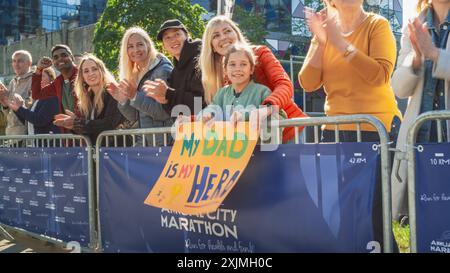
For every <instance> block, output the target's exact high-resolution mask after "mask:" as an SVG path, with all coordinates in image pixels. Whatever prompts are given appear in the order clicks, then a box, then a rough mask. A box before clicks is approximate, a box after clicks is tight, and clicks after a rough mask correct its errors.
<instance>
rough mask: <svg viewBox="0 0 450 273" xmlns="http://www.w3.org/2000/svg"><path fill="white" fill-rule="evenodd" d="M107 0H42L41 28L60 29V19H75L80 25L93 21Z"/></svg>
mask: <svg viewBox="0 0 450 273" xmlns="http://www.w3.org/2000/svg"><path fill="white" fill-rule="evenodd" d="M106 2H107V0H42V1H41V10H42V28H43V29H44V30H45V31H55V30H58V29H60V26H61V20H62V19H66V20H76V21H78V22H79V24H80V26H84V25H89V24H92V23H95V22H96V21H97V19H98V17H100V15H101V13H102V12H103V10H104V8H105V6H106Z"/></svg>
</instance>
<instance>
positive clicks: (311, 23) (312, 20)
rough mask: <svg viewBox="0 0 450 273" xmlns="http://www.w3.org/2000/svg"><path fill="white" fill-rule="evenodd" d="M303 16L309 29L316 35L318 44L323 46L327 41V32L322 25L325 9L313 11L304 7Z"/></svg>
mask: <svg viewBox="0 0 450 273" xmlns="http://www.w3.org/2000/svg"><path fill="white" fill-rule="evenodd" d="M305 18H306V23H307V25H308V27H309V31H310V32H311V33H312V34H313V35H314V37H316V39H317V41H318V42H319V44H320V45H322V46H324V45H325V44H326V42H327V32H326V31H325V27H324V25H325V22H326V20H327V12H326V9H323V10H321V11H320V12H315V11H314V10H313V9H311V8H308V7H305Z"/></svg>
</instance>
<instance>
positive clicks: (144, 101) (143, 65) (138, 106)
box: [108, 27, 173, 146]
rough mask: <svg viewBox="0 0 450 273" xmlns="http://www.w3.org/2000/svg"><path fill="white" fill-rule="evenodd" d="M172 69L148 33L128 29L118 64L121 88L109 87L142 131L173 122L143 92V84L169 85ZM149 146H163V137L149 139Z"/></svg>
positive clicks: (111, 85) (110, 91)
mask: <svg viewBox="0 0 450 273" xmlns="http://www.w3.org/2000/svg"><path fill="white" fill-rule="evenodd" d="M172 69H173V66H172V64H171V62H170V61H169V60H168V59H167V58H166V57H165V56H164V55H163V54H161V53H159V52H158V51H157V50H156V48H155V46H154V44H153V41H152V40H151V39H150V37H149V35H148V34H147V32H145V30H143V29H142V28H139V27H132V28H130V29H128V30H127V31H126V32H125V34H124V36H123V39H122V45H121V47H120V61H119V74H120V80H121V81H120V83H119V84H109V85H108V92H109V93H110V94H111V95H112V96H113V97H114V98H115V99H116V100H117V101H118V102H119V110H120V112H121V113H122V114H123V115H124V116H125V117H126V118H127V119H128V120H129V121H131V122H137V123H138V125H137V127H139V128H154V127H170V126H171V125H172V119H171V117H170V115H169V114H167V113H166V111H165V110H164V109H163V107H162V105H161V104H160V103H158V102H157V101H155V100H154V99H153V98H150V97H147V96H146V94H145V92H144V91H143V85H144V82H145V81H147V80H149V81H155V80H157V79H158V80H163V81H166V82H167V79H168V78H169V76H170V74H171V72H172ZM146 140H147V143H148V144H149V145H157V146H159V145H162V144H163V137H162V136H160V137H157V138H156V143H153V138H152V137H147V138H146Z"/></svg>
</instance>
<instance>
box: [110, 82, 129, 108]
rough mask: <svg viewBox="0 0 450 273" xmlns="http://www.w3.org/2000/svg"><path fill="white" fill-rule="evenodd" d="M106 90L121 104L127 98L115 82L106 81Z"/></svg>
mask: <svg viewBox="0 0 450 273" xmlns="http://www.w3.org/2000/svg"><path fill="white" fill-rule="evenodd" d="M106 91H107V92H108V93H109V94H110V95H111V97H113V98H114V99H115V100H116V101H118V102H119V103H121V104H124V103H125V102H126V101H127V100H128V99H127V97H126V96H125V95H124V94H123V93H122V92H121V91H120V89H119V84H117V83H116V82H110V83H108V84H107V85H106Z"/></svg>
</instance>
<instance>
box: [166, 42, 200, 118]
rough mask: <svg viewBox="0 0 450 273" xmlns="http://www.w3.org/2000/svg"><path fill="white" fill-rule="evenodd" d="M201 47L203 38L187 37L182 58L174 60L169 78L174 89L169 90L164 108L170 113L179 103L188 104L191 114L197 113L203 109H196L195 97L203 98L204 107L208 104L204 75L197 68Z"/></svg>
mask: <svg viewBox="0 0 450 273" xmlns="http://www.w3.org/2000/svg"><path fill="white" fill-rule="evenodd" d="M201 47H202V41H201V40H194V41H192V40H191V39H187V40H186V41H185V42H184V45H183V49H182V50H181V55H180V60H179V61H177V60H176V59H175V58H174V60H173V63H174V69H173V70H172V73H171V74H170V77H169V79H168V85H169V86H170V87H171V88H173V89H174V90H170V89H169V90H167V93H166V99H167V101H168V102H167V104H164V110H166V112H167V113H168V114H169V115H170V114H171V112H172V109H173V108H174V107H175V106H176V105H178V104H183V105H187V106H188V107H189V109H190V111H191V115H195V114H197V113H198V112H199V111H200V110H201V109H194V97H201V98H202V107H201V108H202V109H203V108H204V107H205V106H206V103H205V98H204V91H203V85H202V76H201V73H200V70H199V69H198V68H197V63H198V58H199V56H200V50H201ZM194 111H196V112H194ZM177 114H178V113H177Z"/></svg>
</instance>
